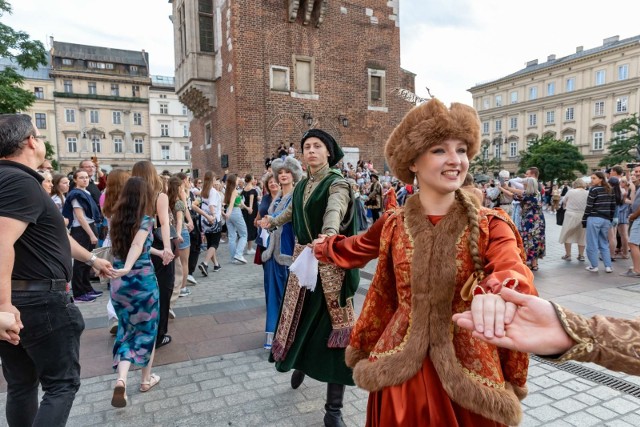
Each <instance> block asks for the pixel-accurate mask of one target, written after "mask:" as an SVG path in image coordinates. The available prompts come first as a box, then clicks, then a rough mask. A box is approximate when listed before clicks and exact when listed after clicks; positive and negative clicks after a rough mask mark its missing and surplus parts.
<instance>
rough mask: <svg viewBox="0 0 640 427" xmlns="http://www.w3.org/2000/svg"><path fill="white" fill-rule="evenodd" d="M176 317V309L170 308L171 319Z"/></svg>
mask: <svg viewBox="0 0 640 427" xmlns="http://www.w3.org/2000/svg"><path fill="white" fill-rule="evenodd" d="M175 318H176V313H175V311H173V308H170V309H169V319H175Z"/></svg>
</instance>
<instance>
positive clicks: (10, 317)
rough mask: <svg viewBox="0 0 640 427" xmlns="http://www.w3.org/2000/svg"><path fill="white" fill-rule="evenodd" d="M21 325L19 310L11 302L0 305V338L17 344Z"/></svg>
mask: <svg viewBox="0 0 640 427" xmlns="http://www.w3.org/2000/svg"><path fill="white" fill-rule="evenodd" d="M23 327H24V326H23V325H22V321H21V320H20V312H19V311H18V309H17V308H16V307H15V306H13V305H12V304H8V305H2V306H0V340H2V341H7V342H9V343H11V344H13V345H18V343H19V342H20V335H19V334H20V329H22V328H23Z"/></svg>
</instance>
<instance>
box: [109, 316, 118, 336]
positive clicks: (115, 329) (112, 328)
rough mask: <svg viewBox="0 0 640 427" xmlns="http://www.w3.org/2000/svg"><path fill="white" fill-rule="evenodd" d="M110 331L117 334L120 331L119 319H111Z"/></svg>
mask: <svg viewBox="0 0 640 427" xmlns="http://www.w3.org/2000/svg"><path fill="white" fill-rule="evenodd" d="M109 333H110V334H111V335H115V334H117V333H118V319H111V320H109Z"/></svg>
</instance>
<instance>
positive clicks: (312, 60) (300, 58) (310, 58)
mask: <svg viewBox="0 0 640 427" xmlns="http://www.w3.org/2000/svg"><path fill="white" fill-rule="evenodd" d="M292 57H293V90H294V92H295V93H301V94H307V95H313V94H315V93H316V87H315V74H316V59H315V58H314V57H313V56H306V55H295V54H294V55H293V56H292ZM298 62H308V63H309V68H310V70H311V75H310V76H309V81H310V83H311V92H306V91H300V90H299V89H298V75H297V74H298V72H297V68H298V67H296V64H297V63H298Z"/></svg>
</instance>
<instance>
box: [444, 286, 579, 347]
mask: <svg viewBox="0 0 640 427" xmlns="http://www.w3.org/2000/svg"><path fill="white" fill-rule="evenodd" d="M496 298H499V299H501V300H503V303H499V302H498V301H497V300H496ZM511 306H513V307H517V309H516V310H515V311H514V312H512V311H511V310H512V309H511V308H510V307H511ZM453 321H454V322H456V323H457V325H458V326H459V327H461V328H464V329H467V330H470V331H473V337H474V338H476V339H479V340H481V341H484V342H487V343H489V344H493V345H496V346H498V347H504V348H507V349H510V350H516V351H521V352H524V353H535V354H540V355H554V354H562V353H564V352H566V351H567V350H569V349H570V348H571V347H573V346H574V345H575V343H574V341H573V340H572V339H571V338H570V337H569V335H567V333H566V332H565V330H564V328H563V327H562V324H561V323H560V320H558V315H557V314H556V311H555V309H554V308H553V305H552V304H551V303H550V302H549V301H546V300H544V299H542V298H538V297H535V296H532V295H525V294H521V293H519V292H516V291H514V290H512V289H508V288H502V290H501V291H500V294H499V295H493V294H486V295H476V296H475V297H474V298H473V301H472V303H471V311H465V312H464V313H456V314H454V315H453ZM494 331H495V334H494Z"/></svg>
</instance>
